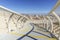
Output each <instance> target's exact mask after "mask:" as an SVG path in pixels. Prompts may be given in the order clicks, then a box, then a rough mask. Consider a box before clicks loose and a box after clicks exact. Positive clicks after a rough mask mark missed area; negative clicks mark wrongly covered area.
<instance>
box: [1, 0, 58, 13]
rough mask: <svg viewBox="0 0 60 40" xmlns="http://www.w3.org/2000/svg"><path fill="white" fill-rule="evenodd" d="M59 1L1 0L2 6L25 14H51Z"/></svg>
mask: <svg viewBox="0 0 60 40" xmlns="http://www.w3.org/2000/svg"><path fill="white" fill-rule="evenodd" d="M56 2H57V0H0V5H2V6H5V7H7V8H9V9H11V10H14V11H16V12H19V13H25V14H32V13H33V14H36V13H37V14H46V13H49V12H50V10H51V9H52V8H53V6H54V5H55V4H56Z"/></svg>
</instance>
